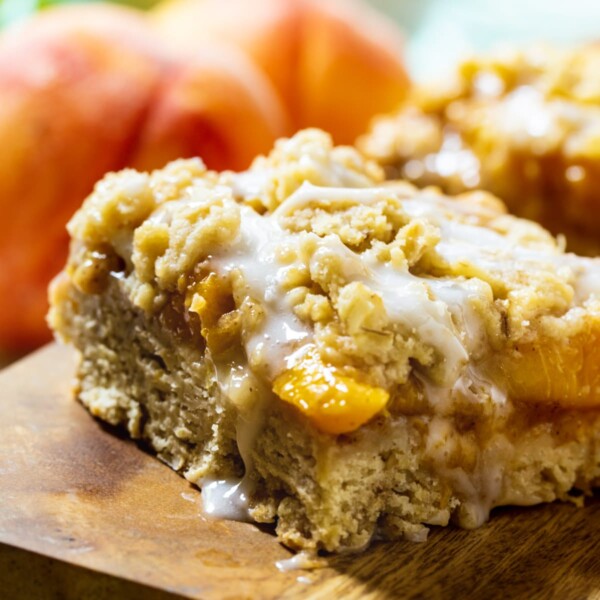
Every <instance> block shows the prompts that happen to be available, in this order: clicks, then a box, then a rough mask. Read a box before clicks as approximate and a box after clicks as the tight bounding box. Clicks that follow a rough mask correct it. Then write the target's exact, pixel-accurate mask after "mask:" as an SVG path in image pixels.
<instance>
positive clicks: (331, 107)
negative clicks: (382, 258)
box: [0, 0, 600, 365]
mask: <svg viewBox="0 0 600 600" xmlns="http://www.w3.org/2000/svg"><path fill="white" fill-rule="evenodd" d="M290 2H291V0H289V2H288V0H162V2H159V1H158V0H114V2H112V3H111V6H110V11H112V10H113V8H114V6H115V5H124V6H127V7H131V8H134V9H136V11H137V12H135V11H125V10H122V13H120V12H119V10H121V9H120V8H119V10H117V11H116V12H114V11H113V13H114V14H113V13H110V11H109V13H110V14H109V13H107V12H106V10H104V9H101V10H100V11H99V12H98V18H96V16H95V14H94V12H91V13H89V14H84V13H77V11H76V10H74V11H72V12H70V9H71V8H73V9H76V8H77V7H75V6H73V7H71V6H64V5H77V4H86V5H98V6H99V7H100V8H101V7H102V6H107V2H100V1H95V2H94V0H89V1H87V2H86V1H85V0H0V30H2V40H0V136H1V137H2V139H3V147H2V148H0V212H1V213H2V214H3V220H4V221H5V223H6V226H5V231H4V232H3V235H2V236H0V365H2V364H6V363H7V362H8V361H10V360H13V359H14V358H15V357H18V356H19V355H23V354H25V353H27V352H29V351H31V350H32V349H34V348H36V347H37V346H39V345H41V344H43V343H45V342H47V341H48V340H49V339H50V332H49V331H48V329H47V328H46V326H45V324H44V321H43V315H44V314H45V311H46V309H47V305H46V286H47V283H48V280H49V278H50V277H51V276H52V275H53V274H55V273H56V272H57V271H58V270H59V269H60V267H61V266H62V265H63V264H64V260H65V255H66V247H67V238H66V234H65V228H64V225H65V223H66V221H67V219H68V218H69V216H70V215H71V214H72V213H73V211H74V210H75V209H76V208H77V207H78V206H79V205H80V203H81V201H82V200H83V198H85V196H86V195H87V194H88V193H89V192H90V191H91V189H92V187H93V184H94V182H96V181H97V180H98V179H99V178H101V177H102V176H103V174H104V173H105V172H107V171H110V170H118V169H121V168H124V167H125V166H134V167H136V168H140V169H153V168H157V167H160V166H162V165H164V164H165V162H167V161H169V160H173V159H175V158H178V157H181V156H196V155H201V156H202V157H203V158H204V159H205V161H206V162H207V164H208V166H209V167H211V168H216V169H222V168H233V169H240V168H245V167H246V166H247V165H248V164H249V161H250V160H251V158H252V157H253V156H255V155H256V154H258V153H263V152H266V151H268V149H269V148H270V147H271V146H272V143H273V141H274V139H276V138H277V137H280V136H282V135H289V134H291V133H293V132H294V131H296V130H297V129H298V128H302V127H306V126H318V127H322V128H323V129H326V130H327V131H329V132H330V133H331V134H332V135H333V138H334V140H335V142H336V143H352V142H353V141H354V140H355V139H356V136H358V135H359V134H361V133H363V132H364V131H365V130H366V128H367V126H368V123H369V122H370V120H371V118H372V116H373V115H375V114H378V113H386V112H389V111H391V110H393V109H394V108H396V107H397V106H398V105H399V102H400V100H401V98H402V97H403V96H404V94H405V92H406V90H407V89H408V87H409V79H408V77H407V72H408V74H409V76H410V79H412V80H413V81H423V80H429V79H437V78H442V77H444V76H445V75H446V74H447V73H448V72H449V71H450V70H451V68H452V66H453V65H454V64H456V62H457V61H459V60H460V59H461V58H463V57H464V56H466V55H468V54H470V53H473V52H476V51H477V52H478V51H487V50H489V49H491V48H493V47H496V46H498V45H504V44H515V43H517V44H518V43H523V42H531V41H538V40H541V41H549V42H554V43H558V44H569V43H573V42H576V41H577V42H581V41H588V40H595V39H596V38H597V37H598V24H599V23H600V2H599V1H598V0H570V1H569V2H564V1H554V2H552V1H549V0H504V1H503V2H498V0H369V1H368V2H367V4H369V5H370V7H371V8H370V12H369V11H368V10H367V12H365V13H364V16H363V15H362V13H361V14H359V13H354V12H353V10H351V3H350V2H348V11H347V14H346V13H344V14H346V16H345V17H344V19H345V20H344V23H345V25H344V26H343V27H341V26H340V25H339V22H338V21H336V18H333V17H331V15H329V14H328V10H327V8H326V7H327V6H328V4H329V3H328V0H322V2H313V9H312V11H313V12H312V13H311V16H310V18H309V19H308V20H307V21H306V22H307V23H309V25H308V30H307V34H306V36H304V38H303V40H302V41H301V42H300V41H298V43H302V44H304V45H305V46H306V47H303V48H302V49H301V56H302V57H303V59H304V60H305V64H304V65H300V66H299V65H298V64H297V63H296V62H294V61H295V60H296V58H295V57H297V56H298V52H299V50H298V48H293V47H292V45H293V43H296V42H290V35H289V32H290V31H292V30H293V22H292V21H293V17H292V16H290V15H288V14H286V8H285V7H286V6H287V7H289V6H290ZM339 4H340V5H341V6H342V7H344V6H345V3H344V1H343V0H341V1H340V2H339ZM58 5H63V6H62V9H61V10H63V12H62V15H63V16H60V17H58V18H54V19H53V18H49V19H47V20H46V21H45V22H43V23H41V24H40V23H37V22H36V23H33V21H35V20H36V19H34V18H33V17H34V16H35V15H39V14H41V15H44V14H47V13H51V12H53V10H48V9H52V8H53V7H55V6H58ZM209 5H210V7H211V8H210V10H208V11H206V10H204V8H203V7H205V6H209ZM163 6H165V7H166V8H164V9H163ZM230 6H235V7H236V8H235V9H233V10H230V9H229V8H228V7H230ZM314 7H317V8H314ZM138 9H139V10H138ZM92 10H95V9H94V8H93V9H92ZM344 10H345V9H344ZM203 11H204V12H203ZM377 11H378V12H380V13H382V14H385V15H387V16H389V17H391V18H392V21H391V22H386V21H385V19H382V18H380V16H379V15H378V14H377ZM342 12H344V11H342ZM240 13H243V14H241V17H242V18H240ZM188 14H189V15H190V16H189V17H187V16H186V15H188ZM346 17H347V18H346ZM367 17H368V18H367ZM290 19H291V20H290ZM204 21H206V23H205V22H204ZM207 23H208V24H207ZM13 24H14V25H16V26H18V27H20V26H21V25H23V27H24V29H22V30H19V31H13V29H14V28H13V27H10V25H13ZM197 24H201V25H202V27H203V28H204V31H203V32H202V33H198V32H197ZM286 27H288V29H286ZM206 41H208V42H211V43H213V44H216V45H214V46H212V48H213V49H212V50H210V49H209V50H207V49H206V48H204V47H203V44H204V42H206ZM223 41H226V42H227V43H228V44H229V45H231V46H234V47H235V48H234V49H233V50H232V49H222V48H220V44H221V42H223ZM291 44H292V45H291ZM218 47H219V48H220V49H219V51H218V52H217V51H215V49H216V48H218ZM234 50H235V51H234ZM238 50H241V51H242V55H239V56H238V54H239V53H238V54H236V52H238ZM286 61H289V64H288V63H286ZM250 63H252V64H250ZM296 71H298V72H296ZM338 78H341V79H338ZM365 81H368V82H369V85H368V86H365V84H364V82H365ZM157 90H158V91H157ZM140 123H141V124H142V125H141V126H140V125H139V124H140ZM138 126H139V127H142V129H141V130H140V129H139V128H138ZM122 132H125V133H122ZM121 134H122V135H121ZM120 135H121V138H122V139H121V138H120V137H119V136H120ZM132 144H133V146H134V147H133V149H132Z"/></svg>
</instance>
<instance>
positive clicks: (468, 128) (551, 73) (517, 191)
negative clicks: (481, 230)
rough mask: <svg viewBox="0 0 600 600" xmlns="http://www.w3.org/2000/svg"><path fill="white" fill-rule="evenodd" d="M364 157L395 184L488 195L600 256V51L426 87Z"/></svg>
mask: <svg viewBox="0 0 600 600" xmlns="http://www.w3.org/2000/svg"><path fill="white" fill-rule="evenodd" d="M358 146H359V148H360V149H361V150H362V151H363V152H365V154H367V156H370V157H371V158H373V159H375V160H377V161H378V162H379V163H380V164H382V165H383V166H384V167H385V169H386V171H387V175H388V177H390V178H392V179H396V178H398V177H402V178H405V179H408V180H410V181H412V182H413V183H415V184H416V185H418V186H424V185H437V186H440V187H441V188H442V190H443V191H444V192H446V193H449V194H456V193H461V192H464V191H467V190H471V189H475V188H481V189H484V190H487V191H490V192H492V193H493V194H495V195H497V196H498V197H500V198H502V200H503V201H505V202H506V204H507V205H508V208H509V210H510V211H511V212H514V213H515V214H517V215H519V216H522V217H526V218H530V219H533V220H535V221H538V222H541V223H542V224H543V225H544V226H546V227H548V228H549V229H550V230H551V231H552V232H553V233H555V234H558V233H563V234H566V236H567V240H568V246H569V247H573V248H575V249H577V250H578V251H582V252H585V253H588V254H600V195H599V194H598V189H599V188H600V46H599V45H589V46H585V47H580V48H576V49H568V50H565V49H556V48H550V47H531V48H527V49H524V50H514V49H512V50H506V51H503V52H498V53H497V54H495V55H492V56H490V57H477V58H473V59H471V60H467V61H465V62H464V63H462V64H461V65H460V66H459V67H458V69H457V70H456V72H454V73H453V74H452V76H451V77H449V78H447V79H445V80H444V81H443V82H439V81H438V82H436V83H435V84H434V85H422V86H418V87H416V88H415V89H414V90H413V92H412V94H411V96H410V97H409V98H408V99H407V100H406V102H404V103H403V104H402V106H401V107H400V108H399V109H398V111H397V112H396V114H393V115H389V116H383V117H380V118H377V119H376V120H375V121H374V123H373V125H372V129H371V131H370V132H369V133H368V134H367V135H365V136H363V137H362V138H361V139H360V140H359V142H358Z"/></svg>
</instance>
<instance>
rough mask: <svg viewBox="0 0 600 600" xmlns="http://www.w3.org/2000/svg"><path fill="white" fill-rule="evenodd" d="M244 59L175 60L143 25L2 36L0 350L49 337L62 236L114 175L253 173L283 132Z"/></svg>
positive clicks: (104, 19) (55, 28)
mask: <svg viewBox="0 0 600 600" xmlns="http://www.w3.org/2000/svg"><path fill="white" fill-rule="evenodd" d="M240 54H241V51H239V50H236V49H228V50H227V52H226V53H225V52H220V51H219V50H215V54H214V55H211V54H209V53H208V51H207V52H205V53H198V56H197V57H196V58H194V59H192V60H187V59H186V60H184V59H179V58H175V57H174V56H172V55H171V54H170V53H169V52H168V51H167V50H165V49H164V48H162V46H161V44H160V42H159V41H158V40H157V39H156V38H155V37H154V34H153V33H152V31H151V29H150V28H149V27H148V26H147V23H146V21H145V19H144V17H143V13H141V12H136V11H133V10H127V9H124V8H119V7H114V6H110V5H103V4H98V5H89V6H77V7H75V6H69V7H64V8H60V9H53V10H49V11H47V12H43V13H41V14H40V15H39V16H37V17H35V18H33V19H32V20H29V21H26V22H25V23H24V24H23V25H19V26H16V27H14V28H12V29H10V30H8V31H7V32H6V33H4V34H3V35H2V36H1V37H0V90H1V98H2V101H1V102H0V136H2V140H3V143H2V145H1V146H0V211H1V214H2V216H3V227H2V232H1V233H2V235H0V264H1V265H2V268H1V269H0V348H4V349H7V350H12V351H21V350H26V349H29V348H32V347H35V346H37V345H39V344H40V343H42V342H44V341H45V340H47V339H48V338H49V337H50V333H49V331H48V329H47V327H46V325H45V322H44V315H45V313H46V309H47V303H46V287H47V284H48V282H49V280H50V279H51V277H52V276H53V275H54V274H56V273H57V272H58V271H59V270H60V268H61V267H62V265H63V264H64V261H65V258H66V250H67V243H68V240H67V234H66V231H65V223H66V222H67V220H68V219H69V217H70V216H71V215H72V213H73V212H74V211H75V210H76V209H77V208H78V207H79V206H80V204H81V202H82V201H83V199H84V198H85V197H86V195H87V194H89V193H90V192H91V190H92V188H93V185H94V183H95V182H96V181H97V180H99V179H100V178H101V177H102V176H103V175H104V174H105V173H106V172H107V171H113V170H118V169H122V168H123V167H126V166H128V165H135V166H138V167H143V168H154V167H162V166H163V165H164V163H165V162H167V161H169V160H173V159H176V158H179V157H188V156H194V155H200V156H204V157H205V158H206V160H207V163H208V164H209V165H211V166H216V167H219V168H224V167H245V166H247V164H248V163H249V162H250V160H251V158H252V157H253V156H254V155H255V154H256V153H259V152H261V151H264V150H266V149H268V148H269V147H270V146H271V145H272V143H273V141H274V139H275V138H276V137H278V136H279V135H280V134H281V133H282V132H283V129H284V125H283V119H284V117H283V114H282V113H283V110H282V108H281V106H280V104H279V99H278V96H277V95H276V94H275V92H274V91H273V90H272V88H271V84H270V83H269V81H268V80H267V78H266V76H265V75H264V74H263V73H262V72H261V71H260V70H259V69H258V68H257V67H255V66H254V65H252V64H251V63H250V61H249V60H248V59H246V58H245V57H244V56H241V55H240Z"/></svg>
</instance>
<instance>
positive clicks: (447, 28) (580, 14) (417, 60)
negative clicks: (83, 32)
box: [0, 0, 600, 79]
mask: <svg viewBox="0 0 600 600" xmlns="http://www.w3.org/2000/svg"><path fill="white" fill-rule="evenodd" d="M77 1H79V2H81V1H88V2H90V1H92V2H93V1H98V0H0V26H2V25H5V24H7V23H9V22H11V21H13V20H16V19H19V18H22V17H23V16H25V15H27V14H30V13H31V12H33V11H35V10H37V9H38V8H43V7H45V6H49V5H52V4H69V3H74V2H77ZM113 1H115V2H118V3H120V4H128V5H130V6H137V7H140V8H148V7H150V6H152V5H153V4H156V3H157V0H113ZM222 1H223V2H227V0H222ZM282 1H285V0H282ZM322 1H323V2H327V1H328V0H322ZM370 3H371V4H373V5H374V6H376V7H377V8H379V9H381V10H382V11H384V12H386V13H388V14H389V15H391V16H392V17H394V18H395V20H396V21H397V22H398V23H399V24H400V25H401V26H402V27H403V28H404V30H405V32H406V33H407V38H408V41H407V61H408V65H409V67H410V70H411V72H412V74H413V76H414V77H416V78H417V79H428V78H432V77H437V76H440V75H443V73H444V72H445V71H446V70H448V68H450V67H451V65H452V64H454V63H456V61H457V60H459V59H460V58H461V57H463V56H464V55H466V54H469V53H470V52H473V51H476V50H477V51H485V50H489V49H490V48H491V47H494V46H497V45H499V44H505V43H523V42H530V41H538V40H539V41H549V42H554V43H572V42H575V41H582V40H596V39H599V38H600V30H599V25H600V0H569V1H568V2H567V1H565V0H502V1H500V2H499V1H498V0H370ZM248 9H249V10H252V0H248Z"/></svg>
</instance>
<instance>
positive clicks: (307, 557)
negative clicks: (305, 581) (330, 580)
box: [275, 551, 325, 573]
mask: <svg viewBox="0 0 600 600" xmlns="http://www.w3.org/2000/svg"><path fill="white" fill-rule="evenodd" d="M275 566H276V567H277V569H278V570H279V571H280V572H281V573H287V572H289V571H296V570H298V569H307V570H308V569H318V568H320V567H323V566H325V560H324V559H323V558H319V557H317V556H315V555H314V554H311V553H310V552H307V551H302V552H298V554H295V555H294V556H290V558H284V559H282V560H278V561H277V562H276V563H275Z"/></svg>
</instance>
